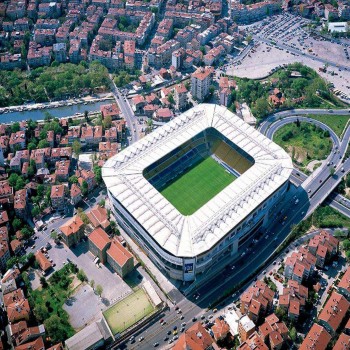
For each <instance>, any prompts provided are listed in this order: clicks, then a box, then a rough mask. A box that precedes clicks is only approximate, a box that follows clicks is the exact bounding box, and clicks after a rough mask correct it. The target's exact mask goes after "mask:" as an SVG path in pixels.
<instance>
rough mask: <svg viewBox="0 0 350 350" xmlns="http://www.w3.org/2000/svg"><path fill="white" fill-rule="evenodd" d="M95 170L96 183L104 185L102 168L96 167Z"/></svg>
mask: <svg viewBox="0 0 350 350" xmlns="http://www.w3.org/2000/svg"><path fill="white" fill-rule="evenodd" d="M93 170H94V174H95V180H96V183H97V184H98V185H101V184H102V183H103V180H102V169H101V167H100V166H95V167H94V169H93Z"/></svg>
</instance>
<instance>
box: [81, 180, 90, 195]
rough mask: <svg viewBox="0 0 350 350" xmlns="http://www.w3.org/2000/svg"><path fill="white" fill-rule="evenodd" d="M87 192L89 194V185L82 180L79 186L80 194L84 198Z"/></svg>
mask: <svg viewBox="0 0 350 350" xmlns="http://www.w3.org/2000/svg"><path fill="white" fill-rule="evenodd" d="M88 192H89V185H88V183H87V182H86V181H85V180H83V182H82V184H81V193H82V195H83V196H86V195H87V194H88Z"/></svg>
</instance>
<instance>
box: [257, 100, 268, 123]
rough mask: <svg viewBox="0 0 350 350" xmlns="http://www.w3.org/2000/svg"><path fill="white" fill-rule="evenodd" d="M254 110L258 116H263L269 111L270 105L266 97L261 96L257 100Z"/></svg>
mask: <svg viewBox="0 0 350 350" xmlns="http://www.w3.org/2000/svg"><path fill="white" fill-rule="evenodd" d="M254 111H255V114H256V117H258V118H263V117H265V116H266V115H267V114H268V113H269V111H270V105H269V103H268V101H267V100H266V98H264V97H261V98H258V99H257V100H256V102H255V106H254Z"/></svg>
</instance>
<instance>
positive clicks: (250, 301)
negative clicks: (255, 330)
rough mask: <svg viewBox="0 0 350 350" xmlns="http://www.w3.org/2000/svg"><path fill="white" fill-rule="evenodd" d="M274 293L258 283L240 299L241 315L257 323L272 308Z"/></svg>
mask: <svg viewBox="0 0 350 350" xmlns="http://www.w3.org/2000/svg"><path fill="white" fill-rule="evenodd" d="M273 297H274V292H273V291H272V290H271V289H270V288H269V287H268V286H267V285H266V283H264V282H262V281H257V282H256V283H255V284H254V285H253V286H252V287H250V288H249V289H248V290H246V291H245V292H244V293H243V294H242V295H241V298H240V301H241V313H242V314H247V315H248V316H249V318H250V319H251V320H252V321H253V322H254V323H257V322H258V321H259V319H260V318H261V317H263V316H265V315H266V312H267V311H268V310H269V309H270V308H271V307H272V303H273Z"/></svg>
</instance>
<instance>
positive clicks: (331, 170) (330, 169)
mask: <svg viewBox="0 0 350 350" xmlns="http://www.w3.org/2000/svg"><path fill="white" fill-rule="evenodd" d="M329 173H330V175H331V176H334V174H335V169H334V168H333V167H330V168H329Z"/></svg>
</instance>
